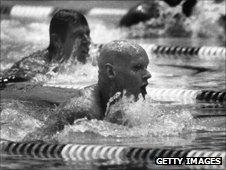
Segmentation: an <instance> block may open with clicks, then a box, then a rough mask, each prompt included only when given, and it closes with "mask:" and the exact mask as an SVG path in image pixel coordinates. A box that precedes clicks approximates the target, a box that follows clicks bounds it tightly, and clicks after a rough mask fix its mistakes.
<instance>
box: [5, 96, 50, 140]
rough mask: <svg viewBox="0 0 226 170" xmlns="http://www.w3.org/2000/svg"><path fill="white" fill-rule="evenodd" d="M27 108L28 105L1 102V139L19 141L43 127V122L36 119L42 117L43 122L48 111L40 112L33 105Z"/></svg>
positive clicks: (40, 110)
mask: <svg viewBox="0 0 226 170" xmlns="http://www.w3.org/2000/svg"><path fill="white" fill-rule="evenodd" d="M28 106H29V104H28V105H27V104H26V103H23V102H19V101H17V100H11V101H10V102H9V101H1V109H2V110H1V122H0V125H1V129H0V134H1V138H3V139H7V140H12V141H20V140H22V139H23V138H24V137H25V136H26V135H27V134H28V133H30V132H33V131H34V130H35V129H36V128H38V127H41V126H42V125H43V121H42V120H41V119H40V120H38V119H37V117H40V116H41V115H42V116H41V117H42V118H43V120H44V119H45V117H46V116H47V115H45V114H46V111H47V110H48V109H47V110H42V109H38V108H37V107H35V106H34V105H33V107H31V106H30V107H28ZM34 115H36V116H34ZM35 117H36V118H35Z"/></svg>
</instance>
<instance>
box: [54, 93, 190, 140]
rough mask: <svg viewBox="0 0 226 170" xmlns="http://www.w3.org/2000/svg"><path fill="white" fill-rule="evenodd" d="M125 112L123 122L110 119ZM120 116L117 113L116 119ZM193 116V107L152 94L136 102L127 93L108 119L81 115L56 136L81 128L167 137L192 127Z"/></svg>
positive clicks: (106, 133) (111, 133)
mask: <svg viewBox="0 0 226 170" xmlns="http://www.w3.org/2000/svg"><path fill="white" fill-rule="evenodd" d="M118 111H121V112H122V121H121V122H122V124H125V125H121V124H120V125H119V124H115V123H110V122H108V120H109V117H111V116H112V115H113V117H114V116H115V115H114V114H116V113H117V112H118ZM117 118H118V117H117V116H116V119H117ZM192 122H193V118H192V115H191V113H190V112H189V111H186V110H182V109H175V108H174V109H172V107H164V105H160V104H156V103H154V102H153V101H151V99H150V98H148V99H146V100H143V99H142V98H140V99H139V100H138V101H137V102H134V100H133V98H132V97H126V96H123V97H122V99H120V100H119V101H118V102H116V103H115V104H114V105H112V106H111V108H110V112H109V113H108V115H107V117H106V118H105V120H103V121H102V120H96V119H93V120H87V119H86V118H84V119H79V120H76V121H75V122H74V124H73V125H68V126H65V129H64V130H63V131H62V132H59V133H58V134H56V135H55V136H54V138H57V139H58V141H62V139H63V138H67V137H69V136H70V138H73V137H72V136H76V135H77V134H76V133H78V132H80V133H93V134H96V135H101V136H104V137H110V136H113V137H123V138H124V137H148V136H149V137H150V136H151V137H163V136H177V135H180V134H184V133H189V132H191V131H192V129H191V127H192V125H193V124H192Z"/></svg>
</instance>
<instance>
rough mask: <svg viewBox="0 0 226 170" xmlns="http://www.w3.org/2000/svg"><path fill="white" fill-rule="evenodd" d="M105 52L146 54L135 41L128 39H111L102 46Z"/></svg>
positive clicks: (126, 54) (128, 54)
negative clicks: (111, 40)
mask: <svg viewBox="0 0 226 170" xmlns="http://www.w3.org/2000/svg"><path fill="white" fill-rule="evenodd" d="M103 49H104V51H105V52H106V53H112V54H117V55H119V56H130V57H135V56H140V55H142V56H147V54H146V52H145V50H144V49H143V48H142V47H141V46H139V45H138V44H136V43H133V42H128V41H113V42H111V43H108V44H107V45H105V46H104V47H103Z"/></svg>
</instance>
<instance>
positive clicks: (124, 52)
mask: <svg viewBox="0 0 226 170" xmlns="http://www.w3.org/2000/svg"><path fill="white" fill-rule="evenodd" d="M138 56H146V57H147V53H146V52H145V50H144V49H143V48H142V47H141V46H139V45H138V44H136V43H134V42H131V41H126V40H115V41H112V42H110V43H108V44H106V45H104V46H103V48H102V50H101V52H100V56H99V58H98V67H99V69H103V68H104V66H105V64H107V63H109V64H112V65H118V64H120V63H123V61H130V60H133V58H136V57H138Z"/></svg>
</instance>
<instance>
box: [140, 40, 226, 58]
mask: <svg viewBox="0 0 226 170" xmlns="http://www.w3.org/2000/svg"><path fill="white" fill-rule="evenodd" d="M141 46H142V47H143V48H144V49H145V50H146V51H147V53H148V54H149V55H151V54H154V55H155V56H156V57H166V56H167V57H173V58H178V57H198V58H200V59H205V60H215V59H219V60H225V59H226V56H225V55H226V49H225V47H209V46H202V47H183V46H163V45H155V44H141Z"/></svg>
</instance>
